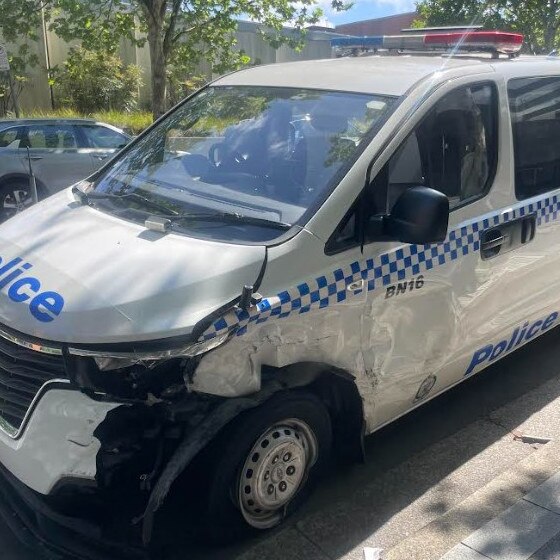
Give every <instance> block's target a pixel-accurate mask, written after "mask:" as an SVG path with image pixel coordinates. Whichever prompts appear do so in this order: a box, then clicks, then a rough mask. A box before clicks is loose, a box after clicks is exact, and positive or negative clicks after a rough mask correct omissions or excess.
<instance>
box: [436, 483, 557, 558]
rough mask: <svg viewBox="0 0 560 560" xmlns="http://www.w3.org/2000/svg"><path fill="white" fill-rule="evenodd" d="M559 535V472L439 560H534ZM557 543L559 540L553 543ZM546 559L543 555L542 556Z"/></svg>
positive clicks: (540, 555) (539, 556)
mask: <svg viewBox="0 0 560 560" xmlns="http://www.w3.org/2000/svg"><path fill="white" fill-rule="evenodd" d="M559 534H560V472H559V473H556V474H555V475H553V476H551V477H550V478H549V479H548V480H547V481H546V482H543V483H542V484H541V485H539V486H537V487H536V488H534V489H533V490H531V491H530V492H529V493H528V494H526V495H525V496H524V497H523V498H522V499H521V500H519V501H518V502H516V503H515V504H514V505H513V506H511V507H510V508H508V509H507V510H505V511H504V512H503V513H501V514H500V515H498V516H497V517H496V518H494V519H493V520H492V521H489V522H488V523H486V524H485V525H483V526H482V527H481V528H480V529H478V530H477V531H475V532H474V533H472V534H470V535H469V536H468V537H466V538H465V539H463V540H462V541H461V543H459V544H458V545H456V546H455V547H453V548H452V549H451V550H450V551H449V552H448V553H447V554H445V555H444V556H443V557H442V559H441V560H485V559H486V560H488V559H491V560H530V559H531V558H532V559H533V560H535V559H537V558H543V554H546V553H545V552H544V551H543V547H545V545H548V547H547V548H548V550H550V548H551V546H554V544H552V545H551V544H549V543H550V541H552V539H555V537H557V536H558V535H559ZM555 541H556V542H557V541H558V538H556V539H555ZM545 557H546V555H545Z"/></svg>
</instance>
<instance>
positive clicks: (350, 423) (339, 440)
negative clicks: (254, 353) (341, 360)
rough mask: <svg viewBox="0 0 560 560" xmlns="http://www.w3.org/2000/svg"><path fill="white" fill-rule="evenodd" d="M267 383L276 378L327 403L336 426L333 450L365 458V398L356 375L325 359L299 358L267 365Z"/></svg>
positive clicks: (349, 457) (344, 456)
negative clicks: (304, 359) (302, 360)
mask: <svg viewBox="0 0 560 560" xmlns="http://www.w3.org/2000/svg"><path fill="white" fill-rule="evenodd" d="M262 373H263V383H266V382H267V380H268V379H271V378H272V379H273V378H276V379H277V380H278V381H279V382H280V383H281V384H282V385H284V386H285V387H286V389H288V390H290V389H301V390H306V391H309V392H310V393H312V394H314V395H315V396H317V397H318V398H319V399H320V400H321V401H322V402H323V404H324V405H325V406H326V408H327V410H328V412H329V415H330V417H331V422H332V428H333V451H334V453H335V455H336V456H338V457H339V458H341V459H343V460H344V461H350V462H355V461H362V460H363V459H364V448H363V438H364V434H365V423H364V407H363V400H362V397H361V395H360V392H359V390H358V387H357V385H356V380H355V377H354V376H353V375H352V374H351V373H349V372H347V371H346V370H344V369H341V368H337V367H335V366H332V365H329V364H325V363H322V362H298V363H294V364H292V365H289V366H286V367H283V368H278V369H277V368H269V367H265V368H263V372H262Z"/></svg>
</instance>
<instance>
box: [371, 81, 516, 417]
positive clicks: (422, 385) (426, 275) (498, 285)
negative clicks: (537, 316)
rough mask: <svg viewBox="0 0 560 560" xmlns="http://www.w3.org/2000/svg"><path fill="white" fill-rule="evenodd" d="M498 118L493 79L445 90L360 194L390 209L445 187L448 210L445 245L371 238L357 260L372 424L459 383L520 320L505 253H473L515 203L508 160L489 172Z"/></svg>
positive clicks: (375, 206)
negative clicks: (362, 264)
mask: <svg viewBox="0 0 560 560" xmlns="http://www.w3.org/2000/svg"><path fill="white" fill-rule="evenodd" d="M498 114H499V112H498V88H497V86H496V84H494V83H492V82H489V81H486V82H483V83H477V84H472V85H467V86H462V87H458V88H457V87H456V88H455V89H452V90H450V91H449V92H448V93H446V94H444V95H443V96H442V97H441V98H440V99H439V100H438V101H437V102H435V104H434V106H433V108H432V109H431V110H430V111H429V112H428V113H427V114H426V115H425V116H424V117H422V118H421V120H420V121H419V122H418V123H417V124H416V126H414V128H413V129H412V130H411V131H410V133H409V134H408V137H407V138H406V139H405V140H404V142H402V143H401V145H400V146H399V147H398V148H397V149H396V151H394V153H393V155H392V156H391V157H390V158H389V160H388V161H387V163H386V164H385V165H384V166H383V168H382V169H381V171H380V172H379V173H378V174H377V176H376V177H375V178H374V179H373V181H372V183H371V185H370V187H369V190H368V192H367V193H366V194H367V205H368V208H369V209H370V212H371V214H374V215H375V214H385V215H386V214H390V213H391V209H392V206H393V205H394V204H395V201H396V200H397V199H398V197H399V196H400V195H401V194H402V193H403V192H404V191H405V190H406V189H408V188H411V187H414V186H425V187H430V188H434V189H437V190H439V191H441V192H443V193H444V194H446V195H447V197H448V199H449V201H450V208H451V213H450V220H449V228H448V235H447V239H446V240H445V242H443V243H434V244H427V245H415V244H402V243H395V242H384V241H379V242H375V243H371V244H369V245H366V246H365V247H364V257H365V258H371V259H372V261H373V269H372V271H371V277H372V278H371V279H370V285H369V286H368V288H369V290H368V300H367V304H366V306H365V309H364V313H363V317H362V329H363V330H362V348H363V354H364V361H365V364H366V368H367V369H368V370H369V371H371V373H372V375H373V377H374V379H375V382H376V391H375V397H374V399H375V403H374V410H375V413H374V414H375V418H374V419H372V422H371V424H372V425H373V426H380V425H382V424H384V423H386V422H388V421H390V420H392V419H394V418H396V417H398V416H399V415H401V414H403V413H405V412H406V411H408V410H410V409H411V408H412V407H414V406H415V405H416V404H419V403H420V402H421V401H422V400H423V399H426V398H427V397H428V396H432V395H434V394H436V393H437V392H439V391H441V390H443V389H444V388H446V387H448V386H450V385H452V384H454V383H456V382H457V381H459V380H461V379H462V378H463V376H464V375H465V370H466V368H467V366H468V360H469V357H470V356H471V355H472V352H473V351H475V350H476V348H477V347H478V346H479V345H480V344H483V343H484V341H487V340H488V338H489V337H493V336H496V333H497V332H499V331H498V327H504V325H505V324H506V323H507V326H506V328H509V324H515V323H516V322H517V321H519V320H521V319H522V311H521V310H520V309H519V308H513V306H512V305H511V298H512V292H511V290H512V289H514V288H515V286H514V281H513V280H512V277H511V276H508V275H507V274H506V273H507V270H508V267H509V266H510V264H511V260H510V257H508V255H512V254H513V253H508V255H500V256H499V258H485V257H484V255H483V254H482V252H481V242H480V240H481V235H482V232H483V231H484V230H486V229H489V228H491V226H492V225H493V224H495V223H498V222H500V221H503V215H504V213H505V212H506V211H507V206H506V207H504V203H505V205H508V206H509V205H511V204H512V203H513V202H514V200H513V193H512V186H511V185H512V181H511V176H510V173H511V171H510V168H509V166H502V167H501V168H500V169H499V172H498V173H496V170H497V169H498V165H497V164H498V126H499V123H498ZM506 146H507V144H506ZM493 185H496V186H494V188H492V189H491V187H493ZM504 193H506V195H509V196H506V197H504ZM510 209H511V208H510ZM371 214H370V215H371ZM505 215H506V216H507V214H505ZM497 279H499V281H497ZM508 282H509V284H508ZM519 289H521V290H523V287H520V288H519ZM518 295H520V294H518ZM504 309H507V310H508V315H507V317H506V318H504V320H503V321H502V323H500V324H499V325H498V324H496V323H495V322H494V319H495V316H496V314H497V312H498V310H500V311H502V310H504ZM486 344H487V342H486Z"/></svg>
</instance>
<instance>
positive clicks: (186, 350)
mask: <svg viewBox="0 0 560 560" xmlns="http://www.w3.org/2000/svg"><path fill="white" fill-rule="evenodd" d="M229 336H230V333H229V332H228V333H225V334H221V335H219V336H215V337H214V338H211V339H210V340H204V341H202V342H195V343H192V344H188V345H186V346H182V347H179V348H170V349H168V350H155V351H148V352H111V351H103V350H101V351H100V350H87V349H83V348H73V347H71V348H69V349H68V351H69V352H70V354H74V355H76V356H87V357H90V358H93V359H94V360H95V363H96V364H97V367H98V368H99V369H100V370H101V371H111V370H115V369H122V368H126V367H129V366H133V365H135V364H142V365H143V366H144V367H147V368H149V369H151V368H153V367H155V366H157V365H158V364H159V363H161V362H163V361H165V360H170V359H172V358H194V357H195V356H200V354H204V353H205V352H209V351H210V350H213V349H214V348H217V347H218V346H221V345H222V344H223V343H224V342H225V341H226V340H227V339H228V338H229Z"/></svg>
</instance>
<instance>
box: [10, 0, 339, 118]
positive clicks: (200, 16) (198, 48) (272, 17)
mask: <svg viewBox="0 0 560 560" xmlns="http://www.w3.org/2000/svg"><path fill="white" fill-rule="evenodd" d="M331 2H332V6H333V8H334V9H336V10H343V9H346V8H347V7H349V4H347V3H346V0H331ZM41 11H42V12H43V14H44V16H45V19H46V21H47V22H48V26H49V28H50V29H52V30H54V31H55V32H56V33H57V34H58V35H59V36H60V37H62V38H64V39H66V40H72V39H79V40H81V41H82V45H83V47H84V48H86V49H88V50H100V49H105V50H106V51H107V52H109V53H111V52H115V51H116V49H117V46H118V43H119V40H120V39H121V38H126V39H127V40H129V41H132V42H133V43H135V44H140V45H141V44H143V42H144V41H147V42H148V46H149V52H150V65H151V81H152V83H151V85H152V111H153V113H154V116H156V117H157V116H160V115H161V114H162V113H163V112H164V111H165V109H166V76H167V70H168V67H169V65H170V64H173V65H175V66H176V67H180V68H184V69H185V71H189V72H190V73H191V74H194V73H196V69H197V67H198V65H199V64H200V62H202V61H206V62H207V63H209V64H210V65H211V66H212V69H213V71H215V72H223V71H225V70H227V69H233V68H236V67H239V66H241V65H243V64H246V63H248V62H249V60H248V57H247V56H246V55H245V53H243V52H242V51H239V50H236V49H235V37H234V33H235V30H236V27H237V20H238V19H250V20H253V21H257V22H259V24H260V32H261V34H262V35H263V37H265V38H266V39H267V40H268V41H269V42H270V43H271V44H272V45H274V46H279V45H281V44H289V45H291V46H294V47H298V46H299V45H300V44H301V41H302V38H303V36H304V33H305V26H306V25H308V24H310V23H315V22H317V21H318V20H319V18H320V17H321V15H322V11H321V10H320V9H319V8H318V7H316V0H1V2H0V34H1V35H4V34H5V33H6V31H7V30H9V29H17V30H18V35H20V36H22V35H23V36H25V35H26V34H27V33H28V32H29V30H30V26H32V25H36V26H38V25H39V24H38V23H37V21H38V19H40V14H41ZM286 24H289V25H290V26H291V27H293V28H294V30H293V31H291V32H286V31H285V30H284V25H286Z"/></svg>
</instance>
